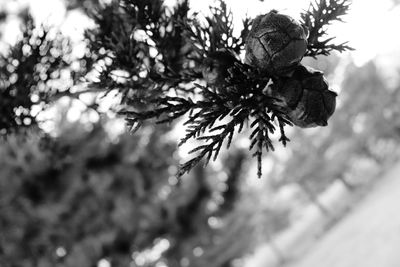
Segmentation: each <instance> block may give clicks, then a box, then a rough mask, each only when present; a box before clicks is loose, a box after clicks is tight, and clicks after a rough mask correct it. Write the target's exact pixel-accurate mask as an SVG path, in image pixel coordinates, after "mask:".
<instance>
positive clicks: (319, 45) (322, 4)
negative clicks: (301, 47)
mask: <svg viewBox="0 0 400 267" xmlns="http://www.w3.org/2000/svg"><path fill="white" fill-rule="evenodd" d="M349 8H350V3H349V1H347V0H340V1H336V0H317V1H315V2H314V3H310V6H309V8H308V10H307V11H305V12H303V13H302V14H301V19H302V23H303V25H304V26H306V27H307V28H308V30H309V36H308V39H307V41H308V47H307V52H306V56H311V57H316V56H318V55H324V56H327V55H329V54H330V53H331V52H333V51H338V52H344V51H347V50H354V49H353V48H352V47H350V46H348V45H347V43H348V42H344V43H340V44H335V43H333V42H332V41H333V40H334V39H335V37H326V36H327V35H328V32H327V26H328V25H330V24H331V23H332V22H334V21H340V22H343V20H342V17H343V16H344V15H346V14H347V12H348V11H349Z"/></svg>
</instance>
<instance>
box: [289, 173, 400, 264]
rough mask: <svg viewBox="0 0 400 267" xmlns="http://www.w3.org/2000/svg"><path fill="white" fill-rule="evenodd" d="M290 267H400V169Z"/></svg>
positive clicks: (386, 177)
mask: <svg viewBox="0 0 400 267" xmlns="http://www.w3.org/2000/svg"><path fill="white" fill-rule="evenodd" d="M379 179H381V181H379V182H377V183H376V185H375V186H374V187H373V189H372V190H371V192H369V193H368V194H367V195H366V197H365V198H364V199H363V200H361V202H360V203H359V204H358V205H356V206H355V207H354V209H353V210H352V211H351V212H350V213H349V214H348V215H347V216H346V217H345V218H344V219H343V220H341V221H340V222H339V223H338V224H336V225H335V226H334V227H333V228H332V229H330V231H328V232H327V233H326V234H325V235H324V236H323V237H322V238H321V239H319V241H318V242H317V243H316V244H315V245H314V246H313V247H311V248H310V249H308V252H307V253H306V254H305V255H304V256H303V257H301V259H299V260H298V261H296V262H293V263H292V264H289V265H288V266H290V267H321V266H322V267H400V165H397V166H395V167H394V168H392V169H390V170H389V171H388V172H387V173H386V174H384V175H383V176H382V177H380V178H379Z"/></svg>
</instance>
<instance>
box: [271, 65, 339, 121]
mask: <svg viewBox="0 0 400 267" xmlns="http://www.w3.org/2000/svg"><path fill="white" fill-rule="evenodd" d="M274 95H275V97H276V98H277V99H279V100H280V102H278V105H281V107H282V110H284V111H286V113H287V114H288V117H289V118H290V120H291V121H292V122H293V123H294V124H295V125H297V126H299V127H302V128H309V127H316V126H326V125H327V124H328V123H327V121H328V119H329V117H330V116H332V114H333V113H334V111H335V107H336V96H337V94H336V93H335V92H333V91H330V90H329V86H328V83H327V81H326V79H325V78H324V76H323V73H322V72H320V71H316V70H313V69H311V68H307V67H304V66H301V65H300V66H298V67H297V68H296V69H295V71H294V73H293V75H292V77H289V78H283V79H282V80H281V81H279V82H277V86H275V88H274Z"/></svg>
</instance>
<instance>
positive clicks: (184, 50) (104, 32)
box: [87, 0, 350, 176]
mask: <svg viewBox="0 0 400 267" xmlns="http://www.w3.org/2000/svg"><path fill="white" fill-rule="evenodd" d="M210 10H211V12H210V15H208V16H204V17H201V16H200V14H197V13H195V14H194V15H193V16H189V14H188V11H189V6H188V2H187V1H183V2H181V3H180V4H178V5H177V6H176V7H175V9H173V10H170V9H168V8H166V7H165V6H164V5H163V3H162V1H157V0H146V1H136V0H122V1H114V2H113V3H112V4H111V5H109V6H107V7H106V8H104V9H102V10H99V11H98V12H97V13H96V15H95V21H96V23H97V25H98V27H97V29H95V30H91V31H88V35H87V36H89V37H90V40H91V49H92V52H93V53H94V54H96V53H99V52H102V55H103V56H102V58H100V60H102V59H104V58H108V60H109V63H108V64H103V65H102V69H101V70H100V72H99V73H100V75H99V81H98V82H96V83H93V84H92V86H96V87H97V88H107V89H106V91H109V90H112V89H118V90H119V91H120V92H121V93H122V95H123V102H124V103H125V104H127V106H126V108H125V109H124V110H123V111H122V112H121V114H123V115H125V116H126V118H127V121H128V125H129V126H130V127H131V129H132V130H137V129H139V128H140V126H141V125H143V123H145V122H146V121H150V120H154V121H156V122H157V123H172V122H174V121H175V120H177V119H178V118H181V117H184V118H185V123H184V125H185V126H186V134H185V136H183V138H182V139H181V142H180V144H181V145H182V144H184V143H186V142H187V141H189V140H192V139H193V140H197V141H200V145H198V146H197V147H195V148H194V149H193V150H192V151H191V153H193V154H194V157H193V158H192V159H190V160H188V161H187V162H186V163H184V164H182V165H181V166H180V170H179V171H178V174H177V175H178V176H181V175H183V174H184V173H187V172H189V171H190V170H191V169H192V168H193V167H194V166H196V165H197V164H198V163H199V162H200V161H202V159H203V158H204V159H205V162H206V163H207V162H208V161H209V160H211V159H213V160H215V159H216V158H217V157H218V154H219V152H220V149H221V148H222V146H223V144H224V143H225V144H226V146H227V147H229V145H230V143H231V141H232V138H233V137H234V135H236V134H238V133H240V132H241V131H242V130H243V128H244V127H245V125H246V127H247V126H248V125H249V126H250V127H248V128H250V134H249V138H250V141H251V142H250V143H251V145H250V149H251V150H253V151H254V152H253V155H254V157H256V158H257V161H258V169H259V170H258V176H261V165H262V164H261V163H262V162H261V160H262V155H263V151H264V150H266V151H268V150H272V149H274V146H273V142H272V139H271V137H272V135H273V134H274V133H275V132H276V130H277V129H279V130H278V131H279V133H280V136H281V137H280V139H279V141H280V142H281V143H282V144H284V145H286V143H287V142H288V141H289V139H288V138H287V137H286V135H285V129H284V128H285V126H286V125H291V122H290V120H289V119H288V117H287V115H286V114H285V113H284V112H283V111H281V110H280V109H279V107H278V106H276V105H279V101H278V100H277V99H275V98H274V97H273V96H272V95H271V94H270V91H269V89H268V88H269V86H270V85H271V84H272V83H274V82H276V77H272V76H270V77H269V76H268V75H266V74H265V73H260V71H259V70H257V69H255V68H253V67H251V66H248V65H246V64H243V63H241V62H240V61H239V60H237V62H235V63H234V64H233V65H231V66H227V67H226V66H224V67H226V68H227V69H228V75H227V77H225V78H224V79H223V80H225V82H224V81H222V83H221V84H218V85H215V86H211V85H208V86H207V85H205V83H202V82H201V79H202V78H203V75H204V72H202V71H203V70H204V62H205V60H206V59H207V58H208V57H209V56H210V55H215V54H213V53H215V52H217V51H227V53H231V54H232V57H236V55H238V54H240V53H241V52H242V51H244V48H245V44H246V38H247V35H248V33H249V31H250V26H251V24H252V20H251V19H249V18H246V19H245V20H244V21H243V28H242V31H241V32H240V34H239V35H238V36H235V35H234V25H233V17H232V12H231V11H230V10H229V8H228V7H227V5H226V4H225V2H224V1H222V0H221V1H218V2H217V3H216V5H215V6H212V7H210ZM347 10H348V2H347V1H345V0H343V1H339V2H335V1H329V2H326V1H325V0H321V1H320V2H317V3H315V4H312V5H311V6H310V9H309V11H307V13H304V14H303V15H302V18H303V24H304V26H307V27H308V28H309V30H310V35H309V38H308V43H309V44H308V50H307V53H306V55H308V56H316V55H319V54H322V55H328V54H329V53H330V52H331V51H333V50H338V51H343V50H346V49H350V47H348V46H347V45H345V44H340V45H334V44H331V40H332V38H327V39H322V38H324V37H325V35H326V34H327V32H326V26H327V25H329V24H330V23H331V22H332V21H334V20H341V17H342V16H343V15H344V14H345V13H346V12H347ZM102 25H103V26H102ZM138 35H141V37H140V38H138ZM216 61H217V63H218V59H216ZM211 64H212V63H211ZM121 70H122V73H124V77H123V78H122V79H118V78H116V77H115V75H116V74H115V73H116V71H117V72H118V71H119V72H121ZM221 87H223V88H221Z"/></svg>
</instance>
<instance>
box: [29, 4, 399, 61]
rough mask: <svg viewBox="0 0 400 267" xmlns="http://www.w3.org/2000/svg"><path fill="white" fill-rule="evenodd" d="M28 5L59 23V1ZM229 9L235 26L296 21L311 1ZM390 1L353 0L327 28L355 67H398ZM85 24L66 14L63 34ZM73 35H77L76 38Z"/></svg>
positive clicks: (396, 16)
mask: <svg viewBox="0 0 400 267" xmlns="http://www.w3.org/2000/svg"><path fill="white" fill-rule="evenodd" d="M22 1H23V2H28V3H29V4H30V6H31V8H32V11H33V13H34V15H35V17H37V18H38V20H39V21H47V22H49V21H51V22H56V23H58V24H59V23H61V22H62V20H63V18H64V16H65V10H64V8H63V5H62V2H61V1H60V0H22ZM165 2H166V4H173V3H174V2H176V0H165ZM213 2H214V0H192V1H191V5H192V7H193V9H194V10H200V11H202V12H208V10H209V9H208V7H209V5H210V4H212V3H213ZM226 2H227V3H228V5H229V6H230V7H231V8H232V10H233V13H234V16H235V19H236V20H237V24H240V21H241V19H242V18H243V17H244V15H245V14H248V15H249V16H256V15H257V14H260V13H265V12H267V11H268V10H270V9H277V10H279V11H281V12H283V13H286V14H288V15H291V16H293V17H295V18H298V16H299V13H300V12H301V11H302V10H303V9H306V8H307V7H308V5H309V3H310V0H264V1H263V2H261V1H259V0H246V1H243V0H226ZM393 6H394V5H393V3H392V1H391V0H353V1H352V5H351V11H350V13H349V14H348V15H347V16H346V17H345V21H346V23H336V24H335V25H332V26H331V28H330V32H331V33H332V35H336V36H337V38H338V40H339V41H347V40H348V41H350V44H351V46H353V47H354V48H356V51H353V52H351V56H352V57H353V58H354V60H355V62H356V64H357V65H362V64H364V63H365V62H367V61H369V60H371V59H373V58H375V57H376V56H380V58H381V59H384V60H383V62H382V63H383V64H384V65H387V64H388V65H393V64H394V65H398V64H399V63H398V60H397V58H399V57H400V34H398V29H397V27H398V25H400V6H399V7H396V8H393ZM88 23H89V22H88V21H87V20H85V18H84V16H82V15H80V14H79V13H77V12H76V13H72V14H70V15H69V20H68V23H64V25H63V28H64V31H65V32H66V33H68V34H70V35H72V36H74V35H75V34H74V33H75V32H81V28H82V25H88ZM75 36H76V35H75Z"/></svg>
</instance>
